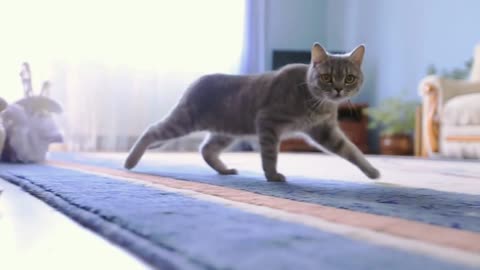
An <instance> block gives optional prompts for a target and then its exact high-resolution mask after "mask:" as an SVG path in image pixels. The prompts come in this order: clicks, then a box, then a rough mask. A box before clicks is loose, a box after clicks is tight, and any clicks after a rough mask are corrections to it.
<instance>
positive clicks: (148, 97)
mask: <svg viewBox="0 0 480 270" xmlns="http://www.w3.org/2000/svg"><path fill="white" fill-rule="evenodd" d="M262 2H263V1H262ZM259 3H260V2H257V1H243V0H229V1H224V0H202V1H194V0H176V1H159V0H156V1H155V0H152V1H148V0H127V1H91V0H87V1H69V0H63V1H55V0H43V1H21V0H20V1H11V2H10V3H9V4H8V6H6V7H0V10H1V11H0V32H1V33H3V34H2V35H3V36H2V42H3V41H7V42H6V44H2V49H0V59H2V61H1V63H0V72H1V75H0V87H1V88H0V96H2V97H4V98H6V99H7V100H9V101H14V100H15V99H16V98H19V97H20V96H21V95H22V90H21V85H20V82H19V76H18V71H19V67H20V63H21V62H22V61H28V62H30V64H31V68H32V74H33V80H34V84H35V85H36V86H39V85H37V84H40V83H41V81H43V80H44V79H49V80H51V81H52V90H51V92H52V96H53V97H54V98H55V99H57V100H59V101H60V102H61V103H62V104H63V106H64V109H65V112H64V114H63V116H62V117H61V118H60V122H61V124H62V126H63V127H64V129H65V138H66V145H67V148H68V149H69V150H81V151H85V150H87V151H88V150H126V149H127V148H128V146H129V145H130V144H131V143H132V141H133V140H134V139H135V137H136V136H138V135H139V133H140V132H141V131H142V130H143V129H144V128H146V127H147V125H148V124H149V123H151V122H153V121H158V120H159V119H161V118H162V117H163V116H165V115H166V114H167V113H168V112H169V110H170V109H171V108H172V106H174V105H175V103H176V101H177V100H178V98H179V97H180V96H181V94H182V93H183V91H184V90H185V89H186V87H187V86H188V85H189V84H190V83H191V82H192V81H193V80H195V79H196V78H198V77H199V76H201V75H202V74H206V73H214V72H223V73H241V72H243V73H245V72H257V71H260V70H259V69H261V64H260V68H259V65H258V64H252V63H253V62H252V61H257V63H258V61H259V60H258V59H257V58H258V54H261V53H262V52H263V51H262V49H261V44H262V42H261V37H262V35H261V34H259V32H258V31H260V30H261V29H262V28H261V27H260V28H258V27H257V26H258V24H257V23H254V24H252V22H251V21H250V19H254V18H257V19H258V18H259V14H258V12H259ZM260 5H261V4H260ZM260 7H261V6H260ZM260 10H261V9H260ZM252 37H256V38H252ZM259 44H260V45H259ZM252 55H254V57H252ZM261 57H263V56H261ZM262 60H263V59H262ZM260 62H261V61H260Z"/></svg>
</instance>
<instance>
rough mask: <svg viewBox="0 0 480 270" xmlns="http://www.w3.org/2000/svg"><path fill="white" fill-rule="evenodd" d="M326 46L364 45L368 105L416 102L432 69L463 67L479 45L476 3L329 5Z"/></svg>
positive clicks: (374, 0)
mask: <svg viewBox="0 0 480 270" xmlns="http://www.w3.org/2000/svg"><path fill="white" fill-rule="evenodd" d="M327 14H328V18H327V22H328V23H327V31H326V33H327V46H328V47H329V48H336V49H345V50H346V49H351V48H353V47H354V46H356V45H357V44H359V43H365V44H366V45H367V55H366V62H365V70H366V72H367V82H366V85H365V89H364V90H365V92H364V94H363V95H362V96H361V97H360V98H359V99H362V100H364V101H368V102H369V103H370V104H372V105H374V104H378V103H379V102H381V101H382V100H383V99H385V98H387V97H390V96H396V95H400V94H403V91H406V94H405V95H406V96H407V97H408V98H412V99H419V97H418V94H417V85H418V82H419V81H420V80H421V78H423V77H424V76H425V74H426V69H427V67H428V66H429V65H430V64H434V65H435V66H436V67H438V68H441V69H444V68H446V69H451V68H454V67H461V66H463V65H464V62H465V61H466V60H468V59H469V58H470V57H471V56H472V53H473V47H474V46H475V44H476V43H478V42H480V28H479V27H478V25H480V16H479V15H480V1H475V0H457V1H449V0H422V1H415V0H389V1H382V0H362V1H355V0H328V2H327Z"/></svg>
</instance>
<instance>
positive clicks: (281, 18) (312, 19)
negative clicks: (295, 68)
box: [265, 0, 327, 70]
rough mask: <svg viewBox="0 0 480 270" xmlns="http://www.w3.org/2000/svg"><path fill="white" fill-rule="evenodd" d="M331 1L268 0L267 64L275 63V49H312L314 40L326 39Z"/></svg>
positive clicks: (269, 65) (268, 65) (323, 40)
mask: <svg viewBox="0 0 480 270" xmlns="http://www.w3.org/2000/svg"><path fill="white" fill-rule="evenodd" d="M326 7H327V2H326V1H318V0H297V1H292V0H267V1H266V15H265V16H266V18H265V24H266V25H265V30H266V31H265V35H266V36H265V68H266V69H267V70H268V69H270V68H271V67H272V52H273V50H274V49H290V50H310V48H311V47H312V45H313V42H315V41H317V42H320V43H323V44H324V43H326V41H327V39H326V38H327V35H326V29H327V28H326V20H325V19H326V12H327V9H326Z"/></svg>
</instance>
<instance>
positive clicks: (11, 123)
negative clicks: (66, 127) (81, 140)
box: [2, 103, 63, 163]
mask: <svg viewBox="0 0 480 270" xmlns="http://www.w3.org/2000/svg"><path fill="white" fill-rule="evenodd" d="M50 111H51V110H31V108H30V107H24V106H22V105H19V104H18V103H16V104H12V105H9V106H8V107H7V109H6V110H5V111H3V112H2V118H3V122H4V126H5V130H6V135H7V140H6V144H5V147H4V152H3V154H2V159H3V160H5V161H9V162H22V163H30V162H41V161H44V160H45V158H46V154H47V151H48V147H49V145H50V144H51V143H59V142H62V141H63V136H62V134H61V132H60V130H59V128H58V126H57V124H56V123H55V120H54V118H53V114H52V113H51V112H50Z"/></svg>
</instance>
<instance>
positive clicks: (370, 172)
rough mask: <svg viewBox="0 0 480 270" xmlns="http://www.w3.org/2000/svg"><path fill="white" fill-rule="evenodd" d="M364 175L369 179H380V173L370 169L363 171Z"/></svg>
mask: <svg viewBox="0 0 480 270" xmlns="http://www.w3.org/2000/svg"><path fill="white" fill-rule="evenodd" d="M365 175H367V176H368V178H370V179H378V178H380V171H379V170H377V169H375V168H373V167H372V168H370V169H368V170H367V171H365Z"/></svg>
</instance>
